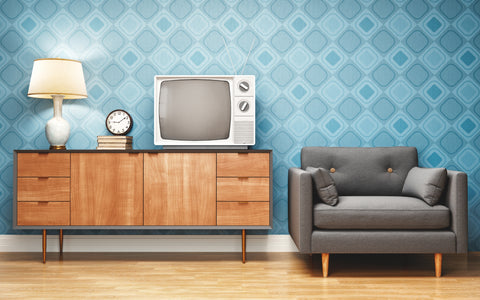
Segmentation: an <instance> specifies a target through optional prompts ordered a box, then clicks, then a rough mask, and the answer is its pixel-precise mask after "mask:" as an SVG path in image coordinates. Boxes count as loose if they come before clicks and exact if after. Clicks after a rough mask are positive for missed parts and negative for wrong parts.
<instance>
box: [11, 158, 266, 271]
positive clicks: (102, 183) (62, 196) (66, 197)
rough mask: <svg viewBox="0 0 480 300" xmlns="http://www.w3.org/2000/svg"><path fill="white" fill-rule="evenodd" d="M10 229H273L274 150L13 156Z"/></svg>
mask: <svg viewBox="0 0 480 300" xmlns="http://www.w3.org/2000/svg"><path fill="white" fill-rule="evenodd" d="M14 179H15V180H14V201H15V203H14V205H13V210H14V211H13V216H14V217H13V220H14V221H13V222H14V224H13V227H14V229H43V239H42V240H43V262H45V254H46V234H47V229H57V230H60V234H59V237H60V253H62V251H63V229H241V230H242V260H243V262H245V248H246V247H245V242H246V238H245V235H246V234H245V230H246V229H271V228H272V153H271V150H127V151H116V150H66V151H65V150H64V151H61V150H37V151H34V150H16V151H14Z"/></svg>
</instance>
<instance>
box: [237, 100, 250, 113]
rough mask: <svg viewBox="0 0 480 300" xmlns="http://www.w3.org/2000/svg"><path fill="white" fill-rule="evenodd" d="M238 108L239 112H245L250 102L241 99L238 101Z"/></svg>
mask: <svg viewBox="0 0 480 300" xmlns="http://www.w3.org/2000/svg"><path fill="white" fill-rule="evenodd" d="M238 108H240V111H241V112H247V111H248V109H249V108H250V104H248V101H245V100H243V101H240V103H238Z"/></svg>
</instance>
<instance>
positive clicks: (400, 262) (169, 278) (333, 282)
mask: <svg viewBox="0 0 480 300" xmlns="http://www.w3.org/2000/svg"><path fill="white" fill-rule="evenodd" d="M240 256H241V254H239V253H217V254H215V253H204V254H194V253H181V254H178V253H177V254H173V253H65V254H63V257H60V256H59V254H58V253H49V254H48V255H47V263H46V264H45V265H44V264H42V263H41V253H0V299H109V298H115V299H202V298H205V299H234V298H240V299H241V298H252V299H263V298H275V299H320V298H328V299H335V298H337V299H349V298H350V299H480V254H478V253H475V254H472V253H470V254H469V255H444V258H443V277H441V278H435V276H434V260H433V255H331V256H330V277H328V278H323V277H322V270H321V257H320V256H313V257H310V256H308V255H299V254H296V253H249V254H248V255H247V263H246V264H242V263H241V261H240V259H241V257H240Z"/></svg>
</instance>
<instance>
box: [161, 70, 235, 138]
mask: <svg viewBox="0 0 480 300" xmlns="http://www.w3.org/2000/svg"><path fill="white" fill-rule="evenodd" d="M159 94H160V95H159V97H160V99H159V100H160V101H159V108H158V109H159V111H158V113H159V116H160V128H161V136H162V138H163V139H172V140H190V141H201V140H221V139H227V138H228V137H229V133H230V119H231V107H230V105H231V101H230V85H229V83H228V81H225V80H211V79H181V80H165V81H163V82H162V83H161V86H160V93H159Z"/></svg>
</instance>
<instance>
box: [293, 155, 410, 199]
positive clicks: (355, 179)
mask: <svg viewBox="0 0 480 300" xmlns="http://www.w3.org/2000/svg"><path fill="white" fill-rule="evenodd" d="M301 161H302V166H301V167H302V169H306V168H307V167H308V166H312V167H316V168H319V167H321V168H324V169H327V170H331V173H330V175H331V176H332V178H333V180H334V181H335V185H336V186H337V190H338V194H339V195H340V196H400V195H401V193H402V188H403V183H404V182H405V178H406V177H407V173H408V171H410V169H411V168H413V167H415V166H417V165H418V154H417V149H416V148H415V147H374V148H366V147H365V148H364V147H304V148H302V152H301Z"/></svg>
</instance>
